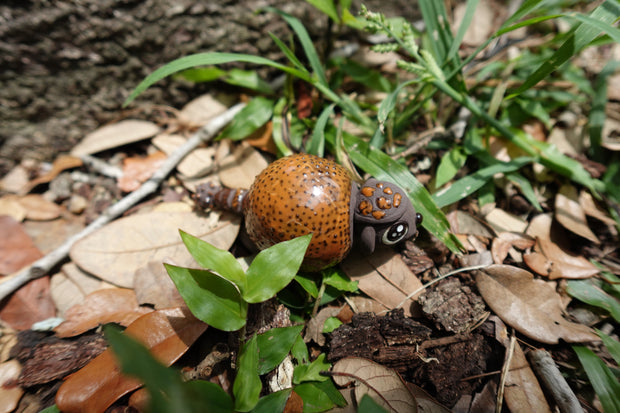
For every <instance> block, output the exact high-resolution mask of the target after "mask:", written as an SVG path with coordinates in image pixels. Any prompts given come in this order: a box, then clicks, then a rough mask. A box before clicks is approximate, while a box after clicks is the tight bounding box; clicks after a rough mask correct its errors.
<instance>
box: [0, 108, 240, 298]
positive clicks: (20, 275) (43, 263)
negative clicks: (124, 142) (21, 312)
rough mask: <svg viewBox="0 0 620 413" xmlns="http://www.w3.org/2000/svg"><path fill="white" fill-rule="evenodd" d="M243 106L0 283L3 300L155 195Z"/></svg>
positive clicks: (201, 132) (216, 120)
mask: <svg viewBox="0 0 620 413" xmlns="http://www.w3.org/2000/svg"><path fill="white" fill-rule="evenodd" d="M244 106H245V104H244V103H239V104H237V105H235V106H233V107H231V108H230V109H228V110H227V111H226V112H224V113H222V114H221V115H219V116H217V117H215V118H214V119H212V120H211V121H210V122H209V123H208V124H207V125H205V126H204V127H203V128H201V129H200V130H198V132H196V133H195V134H194V135H192V136H191V137H190V138H189V139H188V140H187V142H185V143H184V144H183V145H182V146H180V147H179V148H178V149H177V150H176V151H174V152H173V153H172V154H171V155H170V156H169V157H168V158H167V159H166V161H165V162H164V163H163V164H162V166H161V167H160V168H159V169H158V170H157V171H156V172H155V173H154V174H153V176H151V178H150V179H149V180H148V181H146V182H145V183H144V184H142V186H141V187H140V188H138V189H137V190H136V191H134V192H132V193H130V194H128V195H127V196H125V197H124V198H123V199H121V200H120V201H118V202H117V203H115V204H113V205H112V206H110V207H109V208H108V209H106V210H105V211H104V212H103V214H101V216H100V217H98V218H97V219H96V220H94V221H93V222H91V223H90V225H88V226H87V227H86V228H84V229H83V230H82V231H80V232H79V233H78V234H75V235H73V236H72V237H70V238H68V239H67V240H66V241H65V242H64V243H63V244H62V245H60V246H59V247H58V248H56V249H55V250H54V251H52V252H50V253H49V254H47V255H46V256H44V257H43V258H41V259H39V260H37V261H35V262H34V263H32V264H31V265H29V266H28V267H26V268H23V269H21V270H20V271H19V272H16V273H13V274H11V275H9V276H7V277H5V278H4V279H3V281H2V283H0V300H3V299H4V298H5V297H7V296H8V295H9V294H11V293H12V292H13V291H15V290H17V289H18V288H19V287H21V286H22V285H24V284H26V283H27V282H28V281H30V280H33V279H35V278H38V277H41V276H43V275H45V274H47V273H48V272H49V271H50V270H51V269H52V268H53V267H55V266H56V265H57V264H59V263H60V262H61V261H62V260H64V259H65V257H66V256H67V255H68V254H69V251H70V250H71V247H72V246H73V244H75V243H76V242H77V241H78V240H80V239H82V238H84V237H85V236H87V235H89V234H91V233H93V232H95V231H96V230H98V229H99V228H101V227H103V226H104V225H105V224H107V223H108V222H110V221H112V220H113V219H114V218H116V217H118V216H120V215H121V214H123V213H124V212H125V211H127V210H128V209H129V208H131V207H132V206H134V205H135V204H136V203H137V202H138V201H140V200H141V199H143V198H144V197H146V196H148V195H150V194H152V193H153V192H155V191H156V190H157V188H158V187H159V184H160V183H161V182H162V181H163V180H164V179H165V178H166V177H167V176H168V174H170V172H172V170H173V169H174V168H175V167H176V166H177V165H178V164H179V162H181V160H182V159H183V158H185V156H187V154H189V153H190V152H191V151H192V150H194V148H196V147H197V146H198V145H199V144H200V143H201V142H208V141H210V140H211V139H213V138H214V137H215V136H216V134H217V132H218V131H219V130H220V129H222V128H223V127H224V126H226V125H227V124H228V123H229V122H230V121H231V120H232V119H233V118H234V117H235V115H236V114H237V113H238V112H239V111H240V110H241V109H242V108H243V107H244Z"/></svg>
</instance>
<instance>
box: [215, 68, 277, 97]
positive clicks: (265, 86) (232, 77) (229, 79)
mask: <svg viewBox="0 0 620 413" xmlns="http://www.w3.org/2000/svg"><path fill="white" fill-rule="evenodd" d="M222 80H223V81H224V82H226V83H228V84H230V85H234V86H240V87H244V88H246V89H251V90H254V91H256V92H258V93H263V94H266V95H269V94H271V93H273V89H272V88H271V86H269V83H267V82H265V81H264V80H263V79H261V78H260V76H259V75H258V73H257V72H256V71H255V70H241V69H230V70H229V71H228V72H227V73H226V74H225V76H224V77H223V79H222Z"/></svg>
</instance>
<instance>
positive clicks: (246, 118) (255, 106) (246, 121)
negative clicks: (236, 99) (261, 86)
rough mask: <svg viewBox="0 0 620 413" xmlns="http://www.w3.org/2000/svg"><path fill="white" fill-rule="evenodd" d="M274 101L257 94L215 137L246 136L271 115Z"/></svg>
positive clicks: (235, 138)
mask: <svg viewBox="0 0 620 413" xmlns="http://www.w3.org/2000/svg"><path fill="white" fill-rule="evenodd" d="M273 106H274V102H273V101H272V100H270V99H267V98H264V97H261V96H258V97H255V98H254V99H252V100H251V101H250V102H249V103H248V104H247V105H245V107H244V108H243V109H241V111H240V112H239V113H238V114H237V116H235V118H234V119H233V121H232V122H231V123H230V124H229V125H228V126H226V128H224V130H223V131H222V132H221V133H220V134H219V136H218V137H217V139H218V140H219V139H231V140H235V141H236V140H240V139H243V138H246V137H248V136H249V135H251V134H252V133H253V132H255V131H256V130H257V129H258V128H260V127H261V126H263V125H264V124H265V123H267V122H268V121H269V120H270V119H271V117H272V116H273Z"/></svg>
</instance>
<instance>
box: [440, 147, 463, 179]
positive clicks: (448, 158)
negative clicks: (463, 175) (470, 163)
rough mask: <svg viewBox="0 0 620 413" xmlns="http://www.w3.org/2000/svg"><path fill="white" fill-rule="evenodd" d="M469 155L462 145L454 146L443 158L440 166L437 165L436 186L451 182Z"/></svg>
mask: <svg viewBox="0 0 620 413" xmlns="http://www.w3.org/2000/svg"><path fill="white" fill-rule="evenodd" d="M466 160H467V155H466V154H465V152H464V151H463V148H461V147H460V146H454V147H452V149H450V151H448V153H447V154H446V155H445V156H443V157H442V158H441V161H440V162H439V166H438V167H437V178H436V182H435V187H436V188H440V187H442V186H443V185H444V184H445V183H447V182H449V181H450V180H451V179H452V178H454V176H455V175H456V173H457V172H458V171H460V170H461V168H462V167H463V165H465V161H466Z"/></svg>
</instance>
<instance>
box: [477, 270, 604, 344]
mask: <svg viewBox="0 0 620 413" xmlns="http://www.w3.org/2000/svg"><path fill="white" fill-rule="evenodd" d="M476 285H477V287H478V290H479V291H480V294H481V295H482V298H484V301H485V302H486V303H487V305H488V306H489V307H490V308H491V309H492V310H493V311H494V312H495V314H497V315H498V316H499V317H500V318H501V319H502V320H503V321H504V322H505V323H506V324H508V325H510V326H511V327H513V328H515V329H516V330H517V331H519V332H520V333H522V334H524V335H526V336H527V337H530V338H532V339H534V340H537V341H540V342H541V343H546V344H557V343H558V342H559V340H560V339H563V340H564V341H567V342H569V343H581V342H586V341H598V340H599V338H598V336H597V335H596V334H594V332H593V331H592V330H591V329H590V328H589V327H587V326H585V325H583V324H576V323H572V322H570V321H568V320H566V319H565V318H564V317H563V316H562V308H563V304H562V299H561V297H560V295H559V294H558V293H557V292H556V291H555V284H554V283H550V282H548V281H543V280H538V279H534V276H533V275H532V273H530V272H528V271H525V270H522V269H520V268H517V267H513V266H510V265H491V266H489V267H487V268H485V269H484V270H480V271H476Z"/></svg>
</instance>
